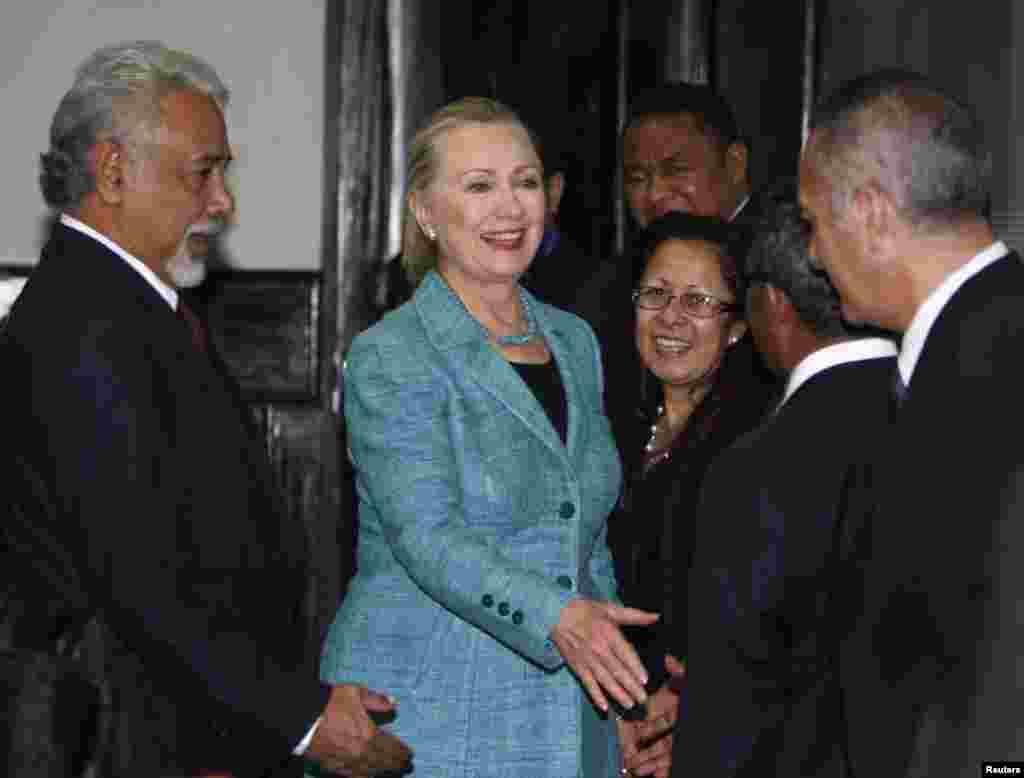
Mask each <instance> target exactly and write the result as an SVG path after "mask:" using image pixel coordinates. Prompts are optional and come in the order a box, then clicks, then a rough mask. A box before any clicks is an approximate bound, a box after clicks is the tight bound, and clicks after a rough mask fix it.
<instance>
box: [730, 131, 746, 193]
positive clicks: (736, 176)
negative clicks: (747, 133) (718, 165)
mask: <svg viewBox="0 0 1024 778" xmlns="http://www.w3.org/2000/svg"><path fill="white" fill-rule="evenodd" d="M749 158H750V153H749V151H748V150H747V144H746V143H744V142H743V141H741V140H735V141H733V142H732V143H730V144H729V147H728V148H727V149H726V150H725V170H726V173H727V175H728V176H729V181H730V182H731V183H732V184H733V185H736V186H739V185H742V186H743V187H744V188H749V186H748V178H747V174H748V171H747V165H748V163H749Z"/></svg>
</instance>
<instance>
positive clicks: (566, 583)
mask: <svg viewBox="0 0 1024 778" xmlns="http://www.w3.org/2000/svg"><path fill="white" fill-rule="evenodd" d="M556 580H557V581H558V585H559V586H561V587H562V588H563V589H571V588H572V579H571V578H570V577H569V576H567V575H560V576H558V578H557V579H556Z"/></svg>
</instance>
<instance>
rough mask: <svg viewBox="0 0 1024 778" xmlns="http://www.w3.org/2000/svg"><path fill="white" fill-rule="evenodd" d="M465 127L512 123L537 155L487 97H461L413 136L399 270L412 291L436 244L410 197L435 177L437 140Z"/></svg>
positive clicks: (431, 263)
mask: <svg viewBox="0 0 1024 778" xmlns="http://www.w3.org/2000/svg"><path fill="white" fill-rule="evenodd" d="M469 124H512V125H516V126H518V127H522V128H523V130H525V131H526V134H527V135H528V136H529V138H530V143H531V145H532V146H533V147H534V150H537V151H538V153H539V144H538V142H537V138H536V136H535V135H534V134H533V132H531V130H530V128H529V127H527V126H526V125H525V124H524V123H523V121H522V120H521V119H520V118H519V116H518V115H516V113H515V111H513V110H512V109H511V108H509V107H508V106H506V105H504V104H502V103H500V102H498V101H497V100H492V99H490V98H488V97H464V98H462V99H461V100H456V101H455V102H452V103H448V104H447V105H445V106H443V107H441V108H439V109H438V110H437V111H435V112H434V113H433V114H431V115H430V117H429V118H428V119H427V121H426V122H425V123H424V124H423V125H422V126H421V127H420V129H419V130H418V131H417V132H416V134H415V135H414V136H413V139H412V142H411V143H410V145H409V158H408V165H407V167H406V189H407V191H408V192H409V196H408V197H407V200H406V209H405V217H404V221H403V226H402V267H403V268H404V270H405V274H406V276H407V277H408V279H409V282H410V283H411V284H412V285H413V287H414V288H415V287H416V286H418V285H419V283H420V281H422V280H423V277H424V276H425V275H426V274H427V272H428V271H430V270H432V269H433V268H435V267H436V266H437V259H438V256H437V244H436V243H435V242H434V241H432V240H430V239H429V238H427V236H426V235H425V234H424V233H423V230H422V229H421V227H420V224H419V222H418V221H417V220H416V213H415V211H414V210H413V205H412V201H413V195H415V197H416V198H419V197H421V196H422V194H423V192H424V191H425V190H426V189H427V188H428V187H429V186H430V185H431V184H432V183H433V182H434V180H435V179H436V178H437V173H438V168H439V167H440V159H439V153H438V140H439V139H440V138H442V137H443V136H444V135H446V134H447V133H449V132H451V131H452V130H455V129H458V128H460V127H465V126H466V125H469Z"/></svg>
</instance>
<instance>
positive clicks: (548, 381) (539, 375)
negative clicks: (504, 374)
mask: <svg viewBox="0 0 1024 778" xmlns="http://www.w3.org/2000/svg"><path fill="white" fill-rule="evenodd" d="M509 364H510V365H512V367H514V368H515V369H516V372H517V373H519V377H520V378H522V379H523V381H524V382H525V383H526V385H527V386H528V387H530V391H531V392H533V396H534V397H536V398H537V402H539V403H540V404H541V407H542V408H544V412H545V413H546V414H547V415H548V418H549V419H550V420H551V424H552V426H554V428H555V431H556V432H557V433H558V437H559V438H561V439H562V445H565V440H566V437H567V436H568V429H569V425H568V410H567V407H566V403H565V390H564V389H563V388H562V377H561V376H560V375H559V374H558V366H557V365H556V364H555V360H554V359H549V360H548V361H547V362H543V363H541V364H532V363H529V362H509Z"/></svg>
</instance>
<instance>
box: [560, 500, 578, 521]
mask: <svg viewBox="0 0 1024 778" xmlns="http://www.w3.org/2000/svg"><path fill="white" fill-rule="evenodd" d="M575 513H576V506H575V505H573V504H572V503H571V502H563V503H562V507H561V508H559V509H558V515H559V516H561V517H562V518H563V519H571V518H572V517H573V516H574V515H575Z"/></svg>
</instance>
